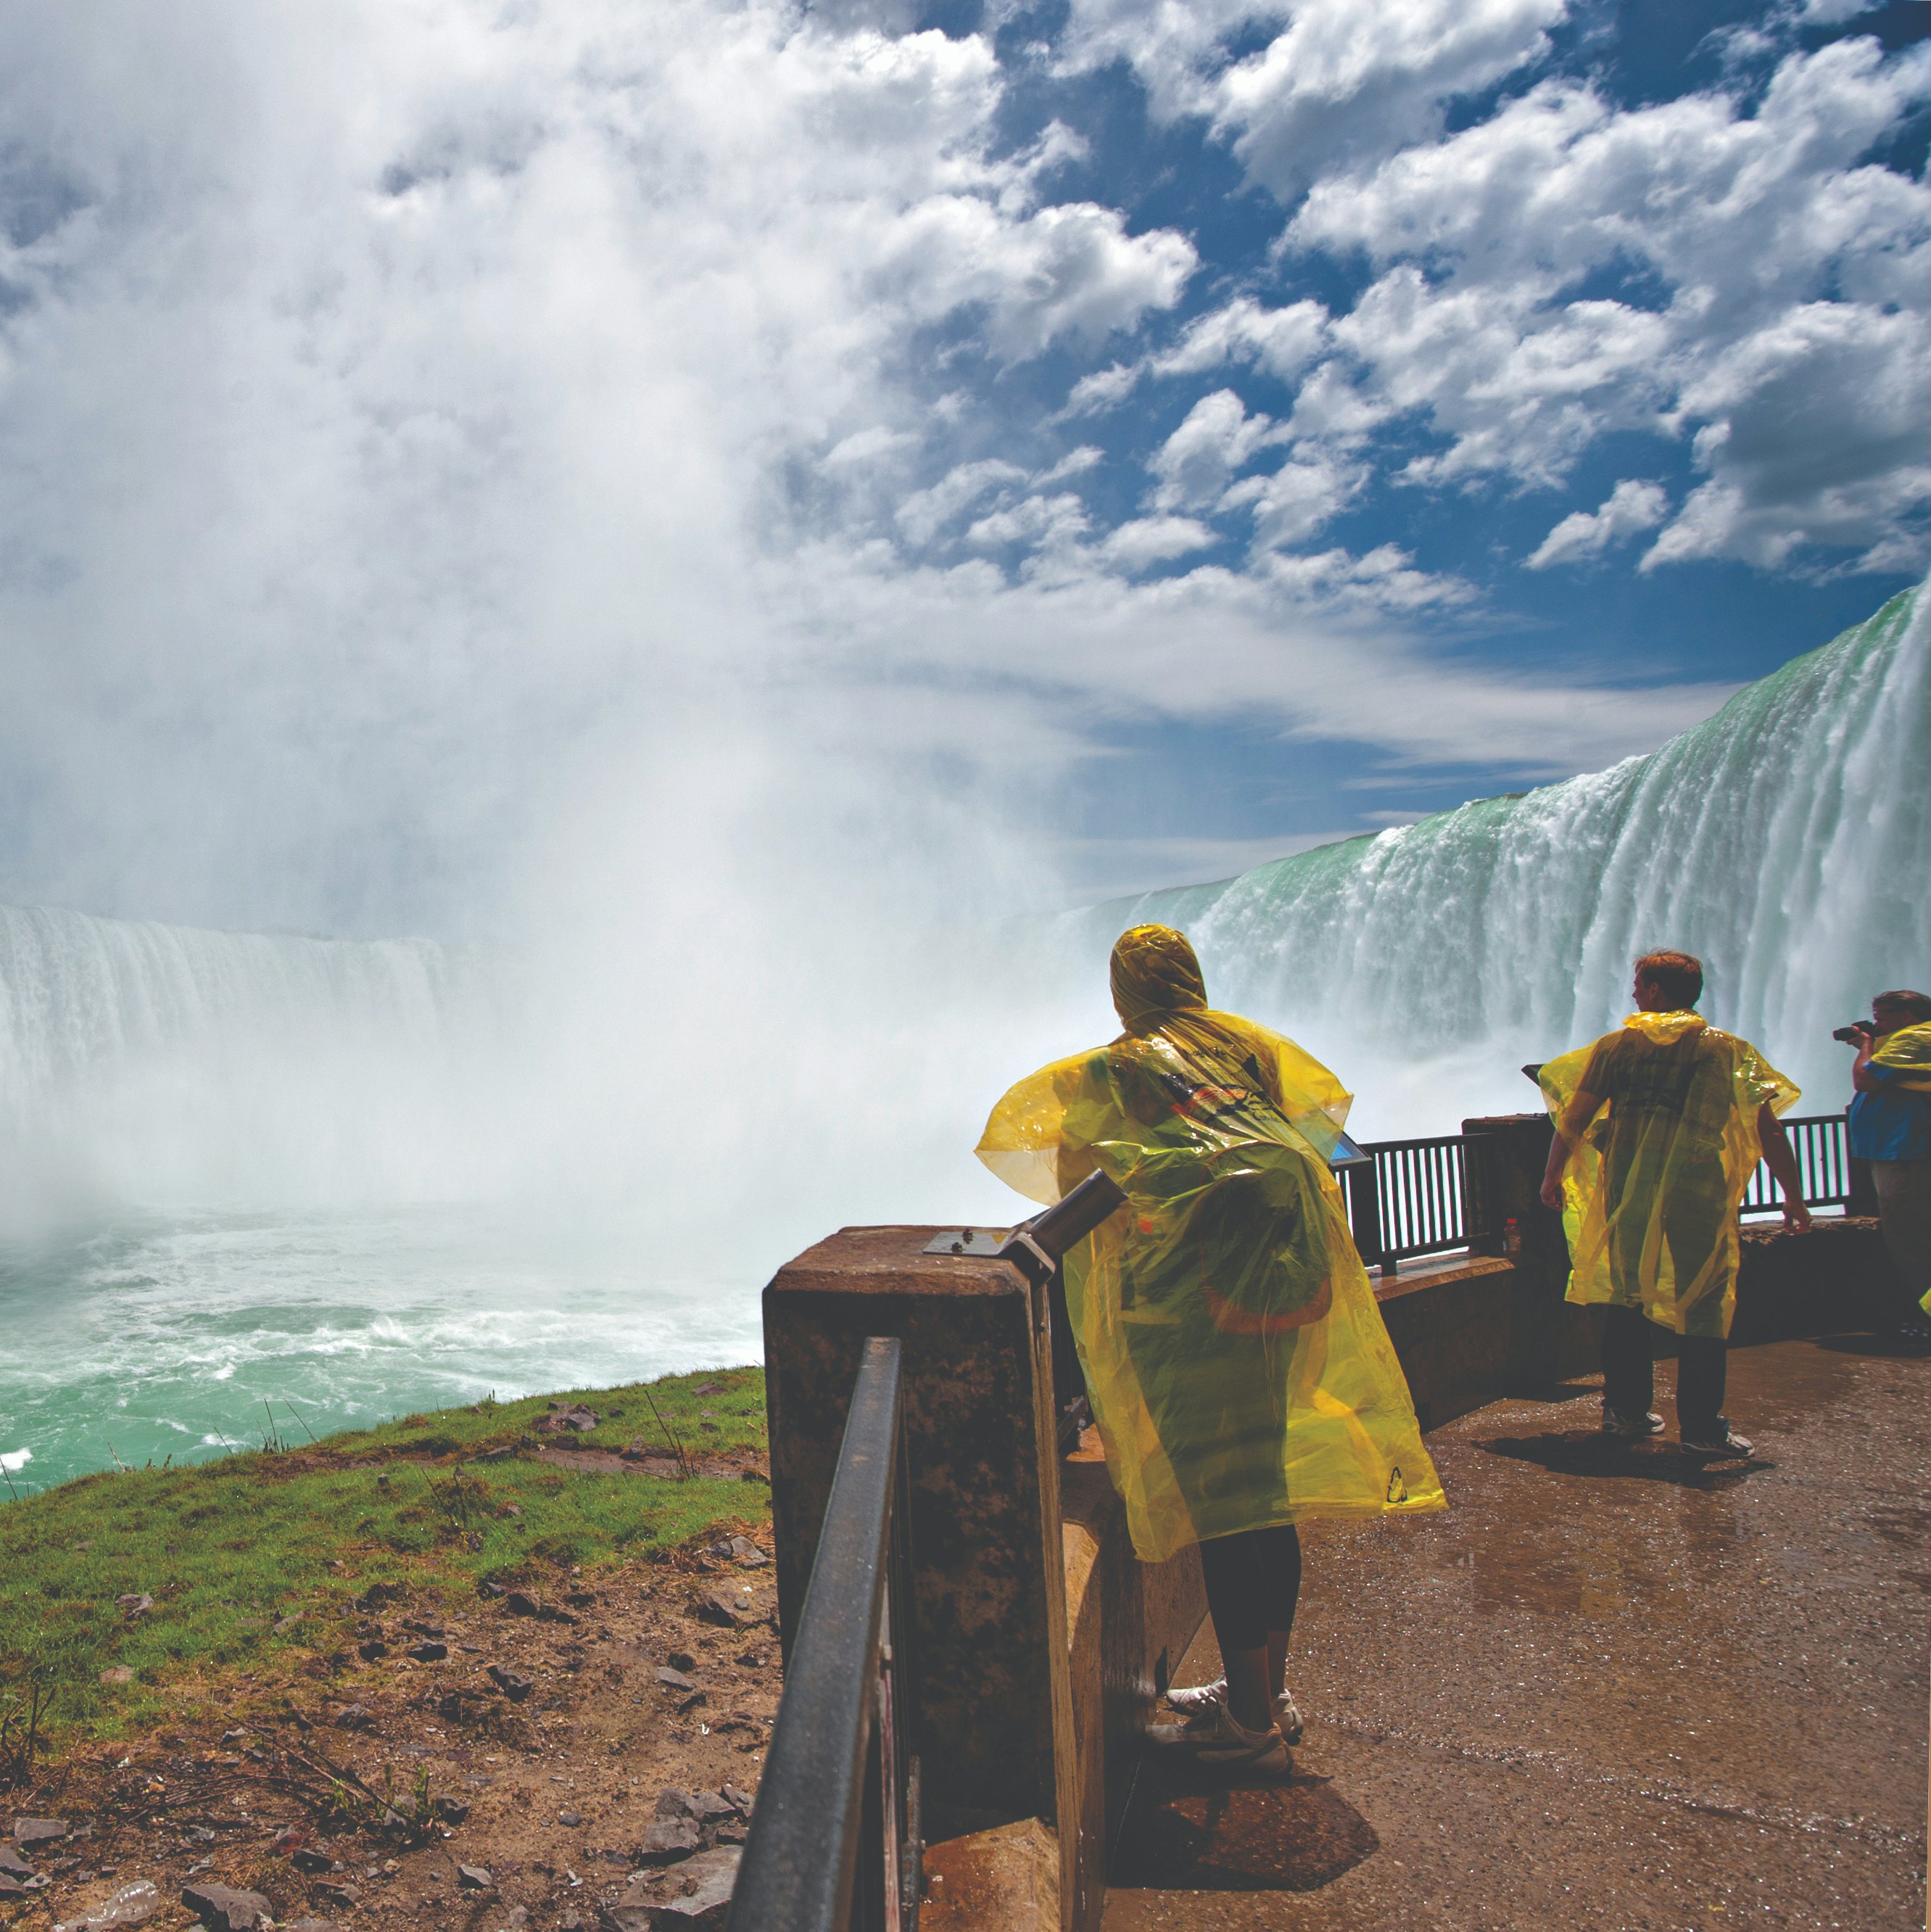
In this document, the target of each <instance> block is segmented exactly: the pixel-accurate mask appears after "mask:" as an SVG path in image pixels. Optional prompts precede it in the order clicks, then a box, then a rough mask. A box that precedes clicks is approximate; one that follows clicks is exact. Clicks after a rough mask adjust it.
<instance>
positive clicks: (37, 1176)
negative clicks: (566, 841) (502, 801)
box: [0, 907, 490, 1226]
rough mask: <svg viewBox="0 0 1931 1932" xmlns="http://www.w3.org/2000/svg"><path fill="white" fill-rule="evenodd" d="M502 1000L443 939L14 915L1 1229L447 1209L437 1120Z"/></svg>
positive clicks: (3, 959) (2, 950) (4, 1050)
mask: <svg viewBox="0 0 1931 1932" xmlns="http://www.w3.org/2000/svg"><path fill="white" fill-rule="evenodd" d="M489 998H490V995H489V987H488V984H487V976H486V975H485V974H484V972H483V971H481V970H480V968H479V967H478V963H477V962H476V961H475V959H474V958H473V957H472V956H467V955H464V954H461V953H452V952H451V951H450V950H447V949H445V948H444V947H441V946H439V945H437V944H435V943H434V942H433V941H428V940H391V941H377V942H375V943H373V944H361V943H354V942H346V941H330V940H320V939H313V938H302V937H299V936H295V935H288V936H283V935H270V934H261V933H228V932H198V931H195V930H193V929H188V928H184V927H180V926H162V925H158V924H154V923H151V922H143V921H133V920H124V919H95V918H91V917H89V916H88V915H86V914H85V913H75V912H64V911H55V910H42V909H37V908H36V909H25V908H19V907H0V1136H4V1141H5V1142H6V1143H7V1148H6V1152H7V1159H6V1160H5V1162H4V1177H5V1178H4V1180H0V1217H4V1221H5V1223H9V1224H11V1225H13V1226H19V1225H20V1224H21V1223H23V1222H25V1223H32V1222H34V1221H36V1220H37V1221H42V1222H44V1221H46V1220H50V1219H57V1218H61V1217H68V1216H70V1215H72V1214H74V1213H76V1212H77V1211H85V1210H86V1208H87V1207H88V1204H89V1202H90V1201H97V1200H99V1199H106V1200H109V1201H112V1202H128V1201H135V1202H142V1203H143V1204H145V1205H156V1204H157V1203H160V1202H169V1201H186V1202H190V1203H192V1204H193V1205H195V1206H197V1207H205V1206H208V1205H211V1203H214V1202H223V1203H228V1204H233V1203H235V1202H250V1201H252V1202H274V1203H277V1204H278V1205H279V1204H285V1203H286V1202H288V1201H289V1200H291V1199H298V1200H318V1199H319V1200H329V1201H338V1202H339V1201H340V1200H342V1199H345V1198H355V1197H365V1196H377V1197H387V1198H391V1199H393V1198H398V1197H399V1198H403V1199H421V1198H422V1197H423V1196H425V1195H430V1196H434V1195H436V1194H439V1193H447V1192H448V1191H449V1190H450V1187H451V1181H452V1177H451V1176H449V1175H447V1174H443V1173H439V1172H436V1167H435V1165H434V1163H435V1161H436V1159H437V1158H438V1157H439V1152H440V1151H441V1150H442V1149H444V1148H446V1146H447V1144H448V1143H447V1137H446V1136H439V1135H433V1134H431V1133H427V1132H425V1131H424V1128H425V1124H426V1116H427V1115H431V1114H433V1113H434V1112H436V1111H438V1110H439V1109H442V1107H443V1106H445V1105H446V1097H445V1089H446V1087H447V1085H448V1075H449V1064H450V1060H451V1050H452V1049H453V1048H454V1046H456V1044H457V1039H458V1037H459V1036H460V1034H462V1033H463V1031H464V1030H465V1029H466V1028H471V1027H472V1026H473V1025H474V1023H475V1022H476V1021H477V1020H478V1019H481V1018H482V1017H483V1016H484V1013H485V1011H486V1010H487V1005H488V1004H489Z"/></svg>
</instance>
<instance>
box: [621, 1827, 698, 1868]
mask: <svg viewBox="0 0 1931 1932" xmlns="http://www.w3.org/2000/svg"><path fill="white" fill-rule="evenodd" d="M703 1843H704V1838H703V1833H702V1832H700V1831H699V1830H698V1829H697V1826H696V1824H695V1823H693V1821H692V1820H690V1819H688V1818H654V1819H652V1820H651V1822H650V1823H649V1824H648V1825H646V1826H645V1827H644V1832H643V1844H642V1845H641V1846H639V1847H638V1849H637V1862H638V1864H646V1865H667V1864H673V1863H675V1862H676V1860H678V1859H679V1858H688V1857H689V1856H690V1855H691V1853H692V1852H695V1851H698V1850H700V1849H703Z"/></svg>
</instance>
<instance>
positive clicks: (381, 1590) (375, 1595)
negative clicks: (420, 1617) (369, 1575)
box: [355, 1583, 403, 1610]
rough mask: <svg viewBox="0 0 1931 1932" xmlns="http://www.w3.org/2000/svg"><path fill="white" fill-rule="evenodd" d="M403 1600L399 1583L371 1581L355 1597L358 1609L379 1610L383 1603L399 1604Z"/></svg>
mask: <svg viewBox="0 0 1931 1932" xmlns="http://www.w3.org/2000/svg"><path fill="white" fill-rule="evenodd" d="M402 1600H403V1587H402V1586H401V1585H400V1583H371V1584H370V1586H369V1587H368V1588H367V1589H366V1590H364V1592H362V1594H361V1595H360V1596H359V1597H358V1598H356V1599H355V1607H356V1609H357V1610H381V1609H382V1607H384V1606H385V1605H386V1604H399V1603H400V1602H401V1601H402Z"/></svg>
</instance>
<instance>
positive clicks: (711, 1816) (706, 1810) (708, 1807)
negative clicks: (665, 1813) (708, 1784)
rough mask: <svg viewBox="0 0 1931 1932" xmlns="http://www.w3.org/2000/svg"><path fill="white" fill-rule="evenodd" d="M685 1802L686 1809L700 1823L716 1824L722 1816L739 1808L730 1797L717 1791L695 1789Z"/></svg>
mask: <svg viewBox="0 0 1931 1932" xmlns="http://www.w3.org/2000/svg"><path fill="white" fill-rule="evenodd" d="M684 1803H685V1810H686V1811H688V1812H689V1813H690V1814H691V1817H694V1819H696V1820H697V1823H699V1824H700V1825H714V1824H715V1823H717V1822H718V1820H719V1819H721V1818H728V1817H731V1816H732V1815H733V1814H734V1813H735V1812H736V1810H737V1807H736V1805H733V1803H732V1802H731V1801H730V1799H728V1798H726V1797H724V1796H721V1794H720V1793H717V1792H715V1791H694V1792H692V1793H691V1795H690V1796H689V1797H688V1798H687V1799H685V1801H684Z"/></svg>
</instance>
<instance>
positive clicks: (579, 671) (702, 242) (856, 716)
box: [0, 0, 1931, 934]
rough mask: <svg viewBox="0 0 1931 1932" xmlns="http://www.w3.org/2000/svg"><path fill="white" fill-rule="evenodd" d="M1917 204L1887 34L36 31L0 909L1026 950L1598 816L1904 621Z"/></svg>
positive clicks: (1537, 2)
mask: <svg viewBox="0 0 1931 1932" xmlns="http://www.w3.org/2000/svg"><path fill="white" fill-rule="evenodd" d="M1927 133H1931V5H1926V4H1924V0H1893V4H1891V5H1888V6H1885V7H1876V8H1873V7H1861V6H1860V5H1858V4H1857V0H1780V4H1778V5H1773V6H1768V7H1766V6H1762V5H1759V6H1754V7H1744V6H1738V5H1729V6H1697V5H1678V4H1670V5H1665V4H1660V0H1653V3H1652V4H1644V5H1627V6H1612V5H1601V4H1593V0H1575V4H1569V0H1404V4H1401V5H1392V4H1390V5H1379V6H1366V5H1362V4H1360V0H1271V4H1267V5H1256V4H1253V0H1165V4H1153V0H1063V4H1054V5H1050V6H1045V7H1025V6H1023V5H1014V4H997V0H995V4H993V5H978V4H968V0H944V3H943V4H941V5H936V6H934V7H929V8H927V9H924V10H921V9H919V7H917V6H916V5H907V4H904V0H841V4H838V5H829V6H825V7H817V8H806V9H800V8H799V7H795V6H790V5H779V4H772V0H744V3H743V4H734V5H723V4H721V0H664V4H663V5H661V6H658V7H653V8H651V9H643V10H640V9H637V8H636V7H633V6H631V5H628V4H625V0H525V4H523V5H519V6H517V7H511V8H507V9H505V8H503V7H499V6H497V5H484V4H482V0H416V4H410V5H394V4H389V0H383V4H381V5H376V4H374V0H369V4H346V5H340V6H332V7H328V8H322V7H301V6H297V7H291V8H288V9H286V10H277V12H276V13H275V14H274V17H272V18H269V17H265V16H264V15H263V14H262V13H261V12H260V11H259V10H257V9H254V8H252V7H248V6H245V5H241V4H239V0H236V4H234V5H210V6H208V7H201V8H197V9H195V10H193V11H192V13H176V12H172V11H166V12H163V11H157V10H154V9H151V8H148V7H139V6H135V5H131V4H127V0H75V4H73V5H70V6H69V7H64V8H62V9H60V10H57V11H34V10H19V11H16V12H15V13H12V14H10V16H8V17H7V19H6V20H4V22H0V680H4V691H5V693H6V695H7V700H8V702H7V703H6V705H5V706H4V707H0V898H7V899H12V900H16V901H19V900H29V901H57V902H61V903H66V904H77V905H81V906H83V907H89V908H91V909H95V910H102V911H107V912H113V913H144V914H148V915H152V916H161V917H166V918H172V919H187V920H191V921H197V922H208V923H216V924H226V925H236V926H269V925H286V926H295V927H298V928H301V929H319V930H328V931H349V932H388V931H397V930H403V929H410V930H415V929H429V930H433V931H436V932H448V933H454V934H460V933H462V932H466V931H474V930H487V929H490V926H491V924H492V922H493V921H496V920H499V919H501V918H502V917H503V916H507V915H506V913H505V908H506V907H508V906H509V905H511V904H513V903H514V901H516V900H517V896H518V895H519V894H520V893H523V892H526V890H527V888H528V886H529V880H530V879H531V877H532V876H538V877H541V878H543V879H544V880H546V881H548V880H553V879H554V878H555V877H556V876H557V874H558V873H559V871H571V870H572V868H574V867H575V866H576V865H577V863H578V862H579V861H583V862H585V863H586V864H587V863H588V862H589V855H592V854H594V853H595V852H597V851H598V850H599V848H601V847H603V846H604V845H605V844H607V843H608V842H609V841H608V839H607V828H608V827H609V826H610V825H612V824H613V823H621V824H622V825H623V826H626V827H629V828H635V827H638V826H642V827H644V828H646V830H647V832H648V834H649V835H648V836H646V837H643V838H642V847H643V850H644V852H645V854H646V856H643V857H641V858H639V859H637V861H636V864H637V865H638V866H639V867H640V868H642V874H641V875H645V876H648V877H649V878H651V879H652V880H657V881H658V883H657V884H656V885H655V886H653V887H652V889H657V890H661V891H663V892H666V893H669V894H675V893H676V892H682V891H684V890H685V889H687V888H688V890H689V891H691V892H693V893H700V883H701V881H702V880H704V879H711V880H715V879H716V878H718V877H720V876H722V875H728V876H730V877H732V878H733V879H735V880H738V881H739V883H740V884H741V885H742V888H743V889H744V890H745V891H747V892H753V891H757V890H761V889H765V886H764V884H761V883H760V881H764V882H766V883H769V880H771V879H772V878H773V877H775V878H777V879H779V880H790V879H792V878H793V877H797V876H800V875H801V871H802V873H809V872H811V871H812V869H813V868H819V869H820V870H823V868H826V866H827V865H833V863H834V862H833V861H832V859H830V858H829V857H828V856H827V855H828V854H834V853H835V854H838V855H841V856H839V857H838V859H837V861H836V865H835V867H834V869H836V868H837V867H843V868H845V869H844V871H843V872H841V874H840V876H839V877H838V879H836V880H829V881H828V886H829V885H837V886H842V885H844V883H849V879H848V878H847V876H846V874H849V875H850V878H859V879H872V878H876V877H879V876H881V874H880V868H881V867H882V868H884V870H885V871H887V872H892V868H894V867H898V868H902V871H903V874H904V876H906V877H925V878H928V879H930V878H938V879H946V880H958V881H960V882H961V883H960V886H959V889H960V890H961V892H968V891H969V892H982V891H992V892H997V893H1000V894H1002V895H1004V896H1005V897H1006V899H1008V900H1010V899H1011V898H1012V897H1013V896H1015V895H1016V896H1017V897H1018V898H1020V899H1021V900H1024V901H1027V902H1031V903H1040V902H1051V901H1054V900H1064V899H1066V898H1078V897H1081V896H1085V895H1097V894H1099V893H1102V892H1108V891H1111V890H1115V889H1120V888H1122V887H1124V886H1129V885H1135V884H1150V883H1166V882H1174V881H1177V880H1182V879H1186V878H1189V877H1202V876H1211V875H1213V874H1216V873H1219V872H1221V871H1225V870H1227V869H1229V868H1232V867H1234V866H1235V865H1238V864H1240V863H1241V862H1248V861H1250V860H1252V859H1255V858H1256V857H1258V856H1263V855H1265V854H1267V853H1272V852H1276V851H1279V850H1288V849H1291V848H1292V847H1294V846H1296V845H1297V844H1303V843H1306V842H1308V841H1311V840H1313V839H1315V838H1321V837H1327V836H1333V835H1340V834H1343V833H1347V832H1354V831H1357V830H1362V829H1373V828H1375V827H1376V826H1380V825H1384V824H1386V823H1391V822H1397V821H1399V820H1401V819H1402V818H1404V817H1412V816H1414V815H1415V814H1417V813H1420V812H1423V811H1429V810H1432V809H1435V808H1438V807H1440V806H1441V805H1448V804H1453V803H1456V802H1459V800H1461V799H1464V798H1467V797H1470V796H1478V795H1482V794H1484V793H1492V792H1495V791H1498V790H1513V789H1518V788H1520V787H1522V786H1524V785H1526V784H1533V783H1537V782H1540V781H1545V780H1547V779H1549V778H1555V777H1560V776H1561V775H1565V774H1566V773H1568V772H1574V771H1576V770H1580V769H1593V768H1595V767H1597V766H1600V765H1601V764H1603V763H1606V762H1609V760H1613V759H1615V758H1616V757H1621V756H1624V755H1626V754H1629V753H1630V752H1633V751H1640V750H1643V749H1645V748H1648V747H1650V746H1651V745H1654V744H1655V743H1657V742H1660V739H1662V738H1663V737H1664V736H1667V735H1669V733H1671V732H1672V731H1674V730H1678V729H1680V728H1681V727H1683V726H1684V725H1685V724H1688V723H1690V722H1691V721H1693V720H1694V719H1696V718H1699V717H1700V716H1702V715H1706V714H1707V713H1708V711H1709V710H1710V709H1712V708H1713V707H1714V706H1715V705H1716V704H1717V703H1720V701H1721V700H1722V698H1723V695H1724V694H1726V691H1728V690H1729V689H1730V688H1733V687H1734V686H1735V685H1736V684H1737V683H1738V682H1741V681H1744V680H1746V679H1750V678H1753V677H1756V676H1760V675H1762V673H1765V672H1766V671H1768V670H1771V669H1772V668H1774V667H1775V666H1776V665H1777V664H1780V663H1781V662H1783V661H1785V660H1786V658H1789V656H1791V655H1793V654H1794V653H1795V652H1799V651H1801V650H1804V649H1808V648H1810V647H1811V646H1813V645H1815V644H1817V643H1821V642H1823V641H1825V640H1827V639H1828V637H1831V636H1832V635H1834V634H1835V633H1836V632H1837V631H1839V630H1840V629H1841V628H1843V627H1844V626H1845V625H1847V624H1849V623H1850V622H1855V621H1856V620H1857V619H1859V618H1861V617H1862V616H1865V615H1867V614H1868V613H1869V612H1870V610H1873V609H1874V608H1875V607H1876V606H1877V605H1878V604H1879V603H1880V602H1882V601H1883V600H1884V599H1885V598H1887V597H1888V596H1889V595H1891V594H1892V593H1893V592H1895V591H1896V590H1897V589H1900V587H1902V586H1905V585H1906V584H1909V583H1912V582H1914V581H1916V580H1918V578H1920V577H1922V575H1923V574H1924V571H1925V568H1926V565H1927V533H1928V532H1931V461H1927V458H1926V455H1925V452H1927V450H1931V189H1927V185H1926V183H1925V180H1924V166H1925V156H1926V148H1927ZM626 849H629V848H628V847H627V848H626ZM652 855H654V856H652ZM748 855H749V856H748ZM660 875H661V876H660ZM892 876H893V877H895V878H896V877H899V876H900V874H899V873H898V872H892Z"/></svg>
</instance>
